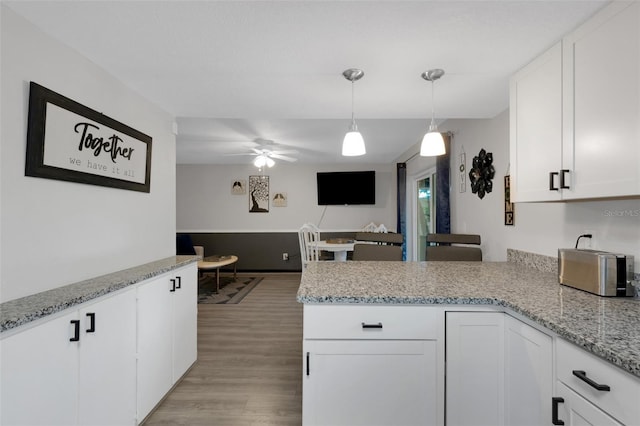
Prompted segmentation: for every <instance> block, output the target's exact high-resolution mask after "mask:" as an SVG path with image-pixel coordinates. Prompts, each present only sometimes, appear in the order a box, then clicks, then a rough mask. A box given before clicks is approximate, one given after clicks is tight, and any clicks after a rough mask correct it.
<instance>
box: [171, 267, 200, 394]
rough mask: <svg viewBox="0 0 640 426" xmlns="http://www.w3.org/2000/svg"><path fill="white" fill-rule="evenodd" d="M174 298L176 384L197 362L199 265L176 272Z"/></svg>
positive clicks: (173, 375) (174, 372)
mask: <svg viewBox="0 0 640 426" xmlns="http://www.w3.org/2000/svg"><path fill="white" fill-rule="evenodd" d="M172 279H174V280H176V287H177V288H176V291H175V292H174V293H173V294H172V296H173V314H174V315H173V373H172V381H173V383H175V382H176V381H177V380H178V379H180V377H182V375H183V374H184V373H185V372H186V371H187V369H188V368H189V367H190V366H191V365H192V364H193V363H194V362H195V361H196V357H197V351H198V349H197V338H198V337H197V332H198V269H197V267H196V265H195V264H194V265H192V266H188V267H185V268H182V269H180V270H179V271H176V273H175V274H174V277H173V278H172Z"/></svg>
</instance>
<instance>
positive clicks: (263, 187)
mask: <svg viewBox="0 0 640 426" xmlns="http://www.w3.org/2000/svg"><path fill="white" fill-rule="evenodd" d="M249 212H250V213H269V176H249Z"/></svg>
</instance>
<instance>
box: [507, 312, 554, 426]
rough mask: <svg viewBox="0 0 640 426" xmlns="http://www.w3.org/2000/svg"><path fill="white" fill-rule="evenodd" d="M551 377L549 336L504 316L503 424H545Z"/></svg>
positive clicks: (548, 414) (547, 413) (547, 416)
mask: <svg viewBox="0 0 640 426" xmlns="http://www.w3.org/2000/svg"><path fill="white" fill-rule="evenodd" d="M553 380H554V379H553V339H552V338H551V336H548V335H546V334H544V333H542V332H540V331H538V330H536V329H535V328H533V327H531V326H529V325H527V324H525V323H523V322H521V321H519V320H517V319H515V318H513V317H511V316H509V315H505V392H504V394H505V404H504V407H505V424H506V425H509V426H527V425H528V426H533V425H544V424H548V423H549V419H550V418H551V408H552V407H551V398H552V396H553Z"/></svg>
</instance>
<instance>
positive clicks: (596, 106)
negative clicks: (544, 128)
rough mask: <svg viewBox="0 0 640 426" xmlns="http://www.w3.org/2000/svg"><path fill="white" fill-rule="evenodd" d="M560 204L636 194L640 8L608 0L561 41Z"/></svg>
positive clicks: (639, 179)
mask: <svg viewBox="0 0 640 426" xmlns="http://www.w3.org/2000/svg"><path fill="white" fill-rule="evenodd" d="M563 65H564V89H565V91H564V102H563V105H564V137H563V141H564V144H565V147H564V152H563V168H564V169H567V170H570V171H571V172H570V173H569V174H570V185H569V186H570V189H568V190H565V191H563V194H562V197H563V198H564V199H573V198H594V197H610V196H629V195H638V194H640V3H638V2H614V3H613V4H612V5H610V6H608V7H607V8H605V9H603V10H602V11H601V12H600V13H598V14H597V15H596V16H594V17H593V18H592V19H590V20H589V21H587V22H586V23H585V24H584V25H582V26H580V27H579V28H578V29H577V30H575V31H574V32H572V33H571V34H570V35H568V36H567V37H566V38H565V39H564V61H563Z"/></svg>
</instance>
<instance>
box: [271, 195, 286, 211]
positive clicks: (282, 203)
mask: <svg viewBox="0 0 640 426" xmlns="http://www.w3.org/2000/svg"><path fill="white" fill-rule="evenodd" d="M273 207H287V193H286V192H276V194H275V195H274V196H273Z"/></svg>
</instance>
